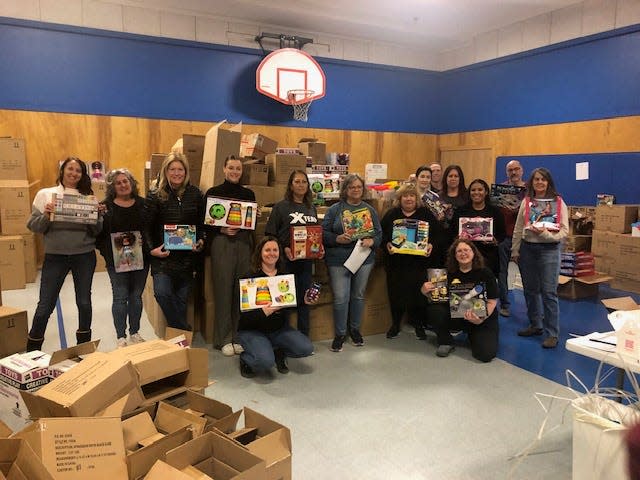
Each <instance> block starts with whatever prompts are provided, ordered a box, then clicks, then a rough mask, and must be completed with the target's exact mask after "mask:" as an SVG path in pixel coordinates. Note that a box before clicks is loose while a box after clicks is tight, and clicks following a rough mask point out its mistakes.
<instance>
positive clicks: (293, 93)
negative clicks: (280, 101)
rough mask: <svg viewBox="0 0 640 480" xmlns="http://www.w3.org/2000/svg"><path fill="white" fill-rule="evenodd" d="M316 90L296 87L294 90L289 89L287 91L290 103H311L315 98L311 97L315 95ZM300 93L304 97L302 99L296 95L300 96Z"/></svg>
mask: <svg viewBox="0 0 640 480" xmlns="http://www.w3.org/2000/svg"><path fill="white" fill-rule="evenodd" d="M315 93H316V92H315V91H313V90H307V89H304V88H299V89H294V90H288V91H287V98H288V99H289V104H290V105H302V104H305V103H310V102H312V101H313V100H312V99H311V97H313V95H314V94H315ZM299 95H302V98H301V99H300V100H297V99H296V97H298V96H299Z"/></svg>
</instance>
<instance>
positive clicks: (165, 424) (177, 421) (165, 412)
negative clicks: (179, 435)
mask: <svg viewBox="0 0 640 480" xmlns="http://www.w3.org/2000/svg"><path fill="white" fill-rule="evenodd" d="M154 423H155V425H156V428H157V429H158V430H159V431H160V432H163V433H172V432H175V431H177V430H180V429H181V428H183V427H189V428H191V429H193V436H194V437H199V436H200V435H202V432H203V431H204V427H205V425H206V423H207V420H206V419H205V418H203V417H200V416H198V415H197V414H195V413H190V412H187V411H186V410H182V409H180V408H177V407H174V406H172V405H169V404H168V403H165V402H160V404H159V405H158V411H157V412H156V418H155V419H154Z"/></svg>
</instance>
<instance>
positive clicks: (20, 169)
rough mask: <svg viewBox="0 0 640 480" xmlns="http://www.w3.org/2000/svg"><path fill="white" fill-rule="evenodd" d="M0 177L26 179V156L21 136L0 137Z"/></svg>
mask: <svg viewBox="0 0 640 480" xmlns="http://www.w3.org/2000/svg"><path fill="white" fill-rule="evenodd" d="M0 178H2V179H3V180H27V157H26V154H25V141H24V139H22V138H8V137H4V138H0Z"/></svg>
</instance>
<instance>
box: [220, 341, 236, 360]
mask: <svg viewBox="0 0 640 480" xmlns="http://www.w3.org/2000/svg"><path fill="white" fill-rule="evenodd" d="M222 354H223V355H224V356H225V357H233V356H234V355H235V354H236V351H235V349H234V348H233V343H227V344H226V345H225V346H224V347H222Z"/></svg>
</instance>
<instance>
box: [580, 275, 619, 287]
mask: <svg viewBox="0 0 640 480" xmlns="http://www.w3.org/2000/svg"><path fill="white" fill-rule="evenodd" d="M610 280H613V277H612V276H610V275H605V274H603V273H596V274H595V275H585V276H584V277H576V281H578V282H581V283H586V284H587V285H595V284H596V283H603V282H608V281H610Z"/></svg>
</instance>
